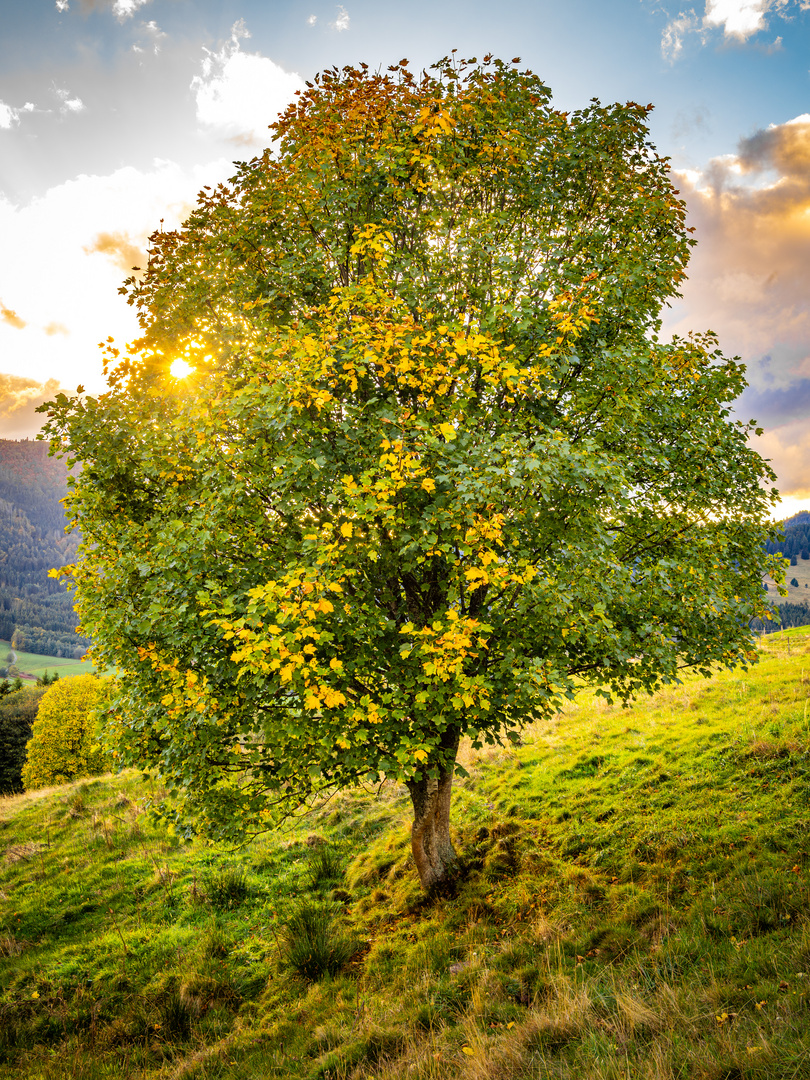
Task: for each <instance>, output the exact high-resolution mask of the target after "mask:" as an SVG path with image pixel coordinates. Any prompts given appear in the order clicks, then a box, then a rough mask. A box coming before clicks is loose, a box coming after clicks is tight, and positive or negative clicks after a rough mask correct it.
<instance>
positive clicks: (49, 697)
mask: <svg viewBox="0 0 810 1080" xmlns="http://www.w3.org/2000/svg"><path fill="white" fill-rule="evenodd" d="M106 691H107V688H106V687H104V686H103V685H102V683H101V680H100V679H98V678H97V677H96V676H95V675H76V676H74V677H73V678H70V679H58V680H57V681H56V682H54V683H51V684H50V685H49V686H48V689H47V690H45V691H44V693H43V694H42V697H41V698H39V699H38V700H39V708H38V709H37V714H36V719H35V720H34V723H33V730H32V733H31V740H30V742H29V743H28V747H27V757H26V761H25V764H24V765H23V767H22V783H23V786H24V787H25V790H26V791H32V790H34V789H36V788H41V787H47V786H48V785H50V784H66V783H69V782H70V781H71V780H78V779H79V778H80V777H82V776H96V775H97V774H98V773H100V772H103V771H104V769H105V768H108V767H109V765H110V762H109V760H108V759H107V758H106V757H105V754H104V751H103V749H102V747H101V744H100V743H99V740H98V734H97V732H96V723H95V710H96V708H97V707H98V706H99V705H100V703H101V702H102V701H103V699H104V697H105V693H106ZM15 696H16V695H13V694H12V695H11V697H12V698H13V697H15ZM34 700H37V699H34Z"/></svg>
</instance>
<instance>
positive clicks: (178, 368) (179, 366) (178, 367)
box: [169, 359, 194, 379]
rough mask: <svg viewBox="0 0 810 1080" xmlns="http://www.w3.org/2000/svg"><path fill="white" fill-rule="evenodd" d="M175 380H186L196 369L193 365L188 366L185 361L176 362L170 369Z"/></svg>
mask: <svg viewBox="0 0 810 1080" xmlns="http://www.w3.org/2000/svg"><path fill="white" fill-rule="evenodd" d="M169 370H170V371H171V373H172V375H174V377H175V379H185V377H186V376H187V375H190V374H191V373H192V371H194V368H193V367H192V366H191V364H187V363H186V361H185V360H179V359H178V360H175V361H174V362H173V363H172V366H171V367H170V368H169Z"/></svg>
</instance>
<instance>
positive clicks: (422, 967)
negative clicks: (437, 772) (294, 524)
mask: <svg viewBox="0 0 810 1080" xmlns="http://www.w3.org/2000/svg"><path fill="white" fill-rule="evenodd" d="M763 648H764V650H765V651H764V654H763V661H762V663H760V664H759V665H758V667H757V668H755V669H753V670H752V671H750V672H748V673H736V674H730V673H727V672H726V673H720V674H718V675H717V676H716V677H715V678H714V679H713V680H711V681H710V682H703V681H702V680H693V679H688V680H687V681H685V683H684V685H682V686H680V687H678V688H675V689H671V690H667V691H665V692H662V693H660V694H658V695H657V696H656V697H655V698H653V699H652V700H650V701H648V702H643V703H640V704H639V705H638V706H637V707H635V708H634V709H631V710H622V709H621V708H619V707H611V706H607V705H605V704H603V703H601V702H600V701H599V700H595V699H593V698H591V697H584V698H583V700H582V701H580V702H578V703H577V704H576V705H573V706H571V707H570V708H569V709H568V710H567V711H566V713H565V714H563V715H561V716H560V717H559V719H558V721H557V722H555V723H554V724H553V725H551V726H545V727H538V728H537V730H534V731H529V732H527V733H526V737H525V739H524V743H523V745H522V746H521V747H519V748H516V749H511V750H510V751H508V752H507V751H497V752H496V751H494V750H492V751H485V752H484V751H482V752H475V751H472V750H471V749H469V748H467V749H466V750H465V751H464V755H463V761H464V763H465V766H466V768H467V770H468V772H469V774H470V775H469V778H467V779H465V780H463V781H460V782H459V784H458V788H457V793H456V798H455V807H454V821H455V825H456V833H457V840H458V843H459V847H460V849H461V850H462V851H463V863H464V865H463V872H462V873H461V874H460V876H459V880H458V882H457V885H456V893H455V895H454V896H452V897H449V896H448V897H445V898H443V899H439V900H437V901H435V902H433V903H427V902H425V901H424V900H423V899H422V897H421V896H420V894H419V891H418V888H417V886H416V881H415V874H414V871H413V868H412V866H411V865H410V860H409V854H408V843H407V828H408V824H409V807H408V805H407V803H406V801H405V800H404V799H403V798H402V797H401V795H400V793H399V791H398V790H395V789H394V788H389V787H387V786H384V787H383V788H382V790H381V791H380V792H379V793H376V792H371V791H369V792H363V791H358V792H353V793H346V794H343V795H337V796H335V797H334V798H333V799H332V800H331V801H330V802H329V803H328V804H327V805H326V806H324V807H322V808H320V809H319V810H317V811H313V812H312V813H310V814H309V815H308V816H306V817H303V818H301V819H299V820H298V821H297V822H295V823H293V824H292V825H290V827H289V828H288V829H287V830H286V831H285V832H283V833H282V834H280V835H272V836H265V837H261V838H259V839H256V840H255V841H253V842H251V843H250V844H249V845H247V846H246V847H245V848H243V849H241V850H239V851H236V852H226V851H222V850H219V849H216V848H212V847H206V846H204V845H202V844H198V843H193V844H182V843H180V842H179V840H178V838H177V837H176V836H174V835H172V834H171V833H170V832H169V831H167V830H166V829H165V828H162V827H160V826H159V825H157V824H155V823H153V822H151V821H150V819H149V818H148V815H147V813H146V812H145V810H144V800H145V799H146V798H147V797H148V796H150V795H151V796H152V797H157V798H160V797H161V792H160V791H156V790H155V789H154V788H153V787H151V786H150V784H149V782H148V781H147V782H144V781H143V780H141V779H140V778H139V777H137V776H136V775H134V774H128V775H125V776H123V777H118V778H111V777H108V778H102V779H99V780H94V781H89V782H84V783H79V784H75V785H71V786H69V787H65V788H60V789H52V790H51V791H47V792H44V793H36V794H32V795H27V796H19V797H13V798H7V799H5V800H0V821H1V822H2V828H0V850H2V853H3V854H2V856H0V890H1V895H2V916H0V986H2V987H3V990H2V993H1V995H0V1078H2V1080H5V1078H11V1077H15V1078H17V1077H21V1076H24V1077H27V1078H48V1080H51V1078H53V1080H56V1078H57V1077H58V1078H60V1080H61V1078H62V1077H66V1076H70V1077H77V1078H87V1080H91V1078H92V1080H95V1078H101V1077H122V1076H123V1077H141V1076H142V1077H163V1078H169V1077H174V1078H180V1077H189V1078H190V1077H194V1078H211V1080H213V1078H232V1080H249V1078H251V1080H252V1078H260V1077H261V1078H264V1077H279V1078H301V1080H316V1078H322V1080H351V1078H354V1080H372V1078H373V1080H394V1078H397V1080H399V1078H406V1077H408V1078H411V1077H413V1078H416V1080H440V1078H442V1080H444V1078H456V1077H458V1078H460V1080H521V1078H527V1080H528V1078H529V1077H532V1078H552V1077H553V1078H555V1080H558V1078H559V1080H563V1078H570V1080H574V1078H576V1080H597V1078H598V1080H619V1078H633V1080H635V1078H644V1077H646V1078H649V1080H653V1078H655V1080H667V1078H672V1080H674V1078H676V1077H678V1078H681V1077H690V1078H693V1077H694V1078H704V1080H748V1078H751V1080H754V1078H756V1080H764V1078H773V1080H777V1078H779V1080H781V1078H784V1077H803V1076H808V1075H810V891H809V890H808V856H809V855H810V828H808V825H809V824H810V772H808V768H809V767H810V760H809V759H808V748H810V716H808V698H809V697H810V633H808V632H807V631H805V630H796V631H792V632H790V633H788V634H779V635H773V636H771V637H769V638H767V639H766V640H765V641H764V642H763ZM291 928H292V929H294V930H295V934H294V935H292V930H291ZM307 935H309V938H308V939H307ZM302 942H303V947H301V943H302ZM330 972H331V973H330Z"/></svg>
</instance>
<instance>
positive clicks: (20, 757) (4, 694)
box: [0, 680, 43, 795]
mask: <svg viewBox="0 0 810 1080" xmlns="http://www.w3.org/2000/svg"><path fill="white" fill-rule="evenodd" d="M42 693H43V691H41V690H39V689H35V688H33V687H31V688H28V687H26V688H25V689H23V690H14V691H12V689H11V684H10V683H9V682H8V681H7V680H6V681H4V682H2V683H0V795H11V794H13V793H15V792H19V791H22V790H23V784H22V769H23V765H24V764H25V756H26V749H25V748H26V746H27V745H28V740H29V739H30V738H31V731H32V728H33V725H34V720H35V718H36V715H37V708H38V707H39V702H40V699H41V697H42Z"/></svg>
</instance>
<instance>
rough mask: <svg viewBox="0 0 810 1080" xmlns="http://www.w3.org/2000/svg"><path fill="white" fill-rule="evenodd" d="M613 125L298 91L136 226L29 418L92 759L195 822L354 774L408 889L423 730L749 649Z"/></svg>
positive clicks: (712, 444)
mask: <svg viewBox="0 0 810 1080" xmlns="http://www.w3.org/2000/svg"><path fill="white" fill-rule="evenodd" d="M648 111H649V107H642V106H639V105H636V104H627V105H613V106H610V107H603V106H602V105H600V104H599V103H598V102H595V103H593V104H592V105H591V106H589V107H588V108H586V109H583V110H581V111H578V112H574V113H564V112H560V111H557V110H555V109H554V108H552V106H551V104H550V92H549V90H548V89H547V88H546V86H545V85H544V84H543V83H542V82H541V81H540V80H539V79H538V78H537V77H536V76H535V75H533V74H532V73H531V72H528V71H520V70H519V69H518V68H517V66H516V62H514V63H512V64H505V63H502V62H500V61H497V60H496V61H492V60H491V58H487V59H486V60H485V61H484V63H483V64H477V63H475V62H470V63H468V64H465V63H463V62H462V63H458V64H456V63H455V62H452V61H449V60H443V61H441V62H440V63H439V64H437V65H436V66H435V67H434V68H432V69H431V71H430V72H428V73H426V74H423V75H421V76H419V77H414V76H412V75H411V73H410V72H409V70H408V67H407V64H406V62H404V61H403V62H402V63H401V64H400V65H397V66H395V67H394V68H391V69H389V71H388V72H387V73H385V74H381V73H377V74H373V73H370V72H369V71H368V70H367V68H366V67H362V68H360V69H354V68H345V69H343V70H340V71H338V70H331V71H327V72H325V73H323V74H322V75H321V76H320V77H319V78H318V79H316V81H315V83H314V84H308V86H307V89H306V91H305V92H304V93H302V94H301V95H300V96H299V97H298V99H297V100H296V102H295V103H294V104H293V105H291V106H290V108H289V109H288V110H287V111H286V112H285V113H284V114H283V115H282V116H281V118H280V119H279V120H278V122H277V123H276V124H275V125H274V126H273V128H272V132H273V139H274V146H273V148H272V149H271V150H268V151H266V152H265V153H264V154H263V155H262V156H261V157H258V158H256V159H254V160H253V161H250V162H248V163H245V164H239V165H237V167H236V174H235V176H234V177H233V179H232V180H231V181H230V182H229V183H227V184H223V185H220V186H218V187H217V188H215V189H214V190H209V189H205V190H204V191H203V192H201V194H200V196H199V200H198V203H197V205H196V208H195V209H194V210H193V211H192V212H191V214H190V215H189V217H188V218H187V220H186V221H185V223H184V225H183V227H182V228H181V229H179V230H177V231H173V232H157V233H155V235H154V236H153V237H152V241H151V244H152V247H151V254H150V261H149V266H148V269H147V270H146V273H145V276H144V277H143V279H142V280H136V279H134V278H131V279H129V281H128V282H127V283H125V286H124V292H125V293H126V294H127V296H128V299H129V302H130V303H131V304H134V305H135V306H136V307H137V309H138V312H139V315H140V320H141V326H142V336H141V338H140V339H139V340H138V341H137V342H135V343H134V344H133V345H131V346H129V347H128V349H127V350H126V351H125V352H124V353H123V354H119V353H118V351H117V350H116V349H115V348H114V347H113V346H112V345H109V346H108V349H109V353H108V369H107V370H108V379H109V389H108V390H107V391H106V392H105V393H103V394H101V395H100V396H98V397H86V396H84V395H82V394H81V393H80V394H78V396H76V397H73V398H70V399H69V398H67V397H65V396H60V397H58V398H57V400H56V401H55V402H52V403H51V404H50V406H49V416H50V421H49V425H48V428H47V431H48V433H49V435H50V437H51V438H52V439H53V445H54V448H55V450H56V451H57V452H68V453H69V454H70V455H72V456H73V457H74V458H76V459H78V460H80V461H81V462H82V463H83V468H82V471H81V473H80V475H79V476H78V478H76V479H75V481H74V487H73V494H72V497H71V506H72V510H73V513H74V514H75V515H76V517H77V519H78V521H79V522H80V525H81V530H82V535H83V538H84V541H83V548H82V554H81V558H80V560H79V561H78V562H77V564H76V565H75V566H74V567H73V568H71V569H70V570H69V573H70V575H71V576H72V579H73V581H74V582H75V584H76V586H77V590H78V602H79V606H80V612H81V618H82V624H83V627H84V630H85V632H87V633H89V634H91V635H92V637H93V639H94V642H95V646H94V650H95V655H96V657H97V658H98V660H99V661H101V662H102V663H106V664H109V665H114V666H115V667H116V668H117V669H118V671H119V673H120V686H121V692H120V693H121V696H120V701H119V706H120V708H119V714H120V716H121V717H122V719H121V721H120V722H119V725H118V732H117V738H118V745H119V751H120V753H121V754H122V755H123V760H124V761H126V762H130V763H133V764H139V765H149V766H152V767H154V768H156V769H157V770H159V771H160V773H161V774H162V776H163V777H164V779H165V780H166V782H167V783H168V784H169V785H170V787H172V788H173V790H174V792H175V794H176V796H177V799H178V806H179V809H180V811H181V812H182V813H184V814H186V815H190V816H191V817H193V818H195V819H196V821H197V823H198V826H201V827H202V828H204V829H205V830H206V831H207V832H208V833H209V834H211V835H214V836H220V837H226V836H233V835H236V834H239V833H243V832H244V831H246V830H248V831H249V830H251V829H261V828H263V827H267V825H268V824H269V823H271V822H272V821H273V820H274V815H275V814H276V813H278V812H279V808H284V807H289V806H290V805H296V804H299V803H300V802H301V801H302V800H306V799H307V798H308V797H310V796H312V795H313V794H314V793H316V792H318V791H321V790H324V789H329V788H332V787H334V786H336V785H337V786H341V785H350V784H355V783H359V782H362V781H364V780H366V779H369V778H374V779H376V778H378V777H380V776H381V775H384V776H386V777H388V778H390V779H395V780H397V781H400V782H402V783H404V784H405V785H406V787H407V789H408V791H409V792H410V795H411V798H412V801H413V808H414V824H413V829H412V847H413V856H414V860H415V863H416V867H417V870H418V872H419V876H420V878H421V881H422V884H423V885H424V886H425V887H426V888H430V887H432V886H434V885H436V884H437V883H439V882H441V881H442V879H443V878H444V877H445V875H446V874H447V872H448V869H449V868H450V867H451V865H452V863H453V861H454V859H455V852H454V849H453V845H452V842H451V838H450V831H449V818H450V795H451V784H452V776H453V771H454V763H455V758H456V753H457V750H458V746H459V740H460V739H461V738H463V737H465V736H469V737H470V738H471V739H472V740H473V742H474V744H480V743H481V742H492V741H494V740H500V739H502V738H504V737H509V736H512V737H515V732H516V731H517V730H518V729H520V727H521V725H523V724H525V723H526V722H527V721H530V720H534V719H537V718H541V719H542V718H543V717H546V716H550V715H551V714H553V713H554V712H556V711H557V710H558V709H559V706H560V703H561V701H562V700H563V699H564V698H566V697H569V696H571V694H572V693H573V692H574V691H575V689H576V687H578V686H582V685H586V684H591V685H595V686H599V687H600V688H602V690H603V692H604V693H606V694H608V695H614V696H616V697H618V698H619V699H621V700H627V699H629V698H631V697H632V696H633V695H635V694H637V693H639V692H642V691H651V690H653V689H654V688H656V687H657V686H659V685H660V684H662V683H665V682H669V681H672V680H674V679H676V678H677V675H678V672H679V670H680V669H681V668H683V667H685V666H686V667H694V668H697V669H698V670H700V671H702V672H704V673H708V671H709V669H710V667H711V666H712V665H715V664H726V665H734V664H740V663H747V662H749V661H751V660H752V659H753V658H754V653H753V649H752V645H751V640H750V632H749V630H748V624H749V621H750V620H751V619H752V618H754V617H755V616H762V615H764V605H765V598H764V593H763V589H762V575H763V573H764V572H765V571H766V568H767V566H768V565H769V563H768V556H766V555H765V553H764V548H763V540H764V539H765V536H766V534H767V517H768V513H767V511H768V507H769V505H770V504H771V502H772V501H773V497H772V496H773V493H772V492H771V491H770V490H768V489H767V488H766V487H765V486H764V485H767V484H768V483H769V482H771V481H772V480H773V479H774V477H773V474H772V473H771V471H770V469H769V468H768V466H767V465H766V464H764V463H763V461H762V460H761V458H760V457H759V456H758V455H757V454H756V453H755V452H754V450H752V449H751V448H750V447H749V445H748V442H747V440H748V436H749V434H750V425H745V424H742V423H740V422H738V421H736V420H734V419H733V417H732V416H731V415H730V412H729V408H728V404H727V403H728V402H730V401H731V400H732V399H734V398H735V397H736V396H737V395H738V394H739V392H740V391H741V389H742V388H743V386H744V385H745V383H744V379H743V370H742V368H741V367H740V366H739V365H738V364H736V363H734V362H733V361H730V360H727V359H724V358H723V356H722V355H721V354H720V353H719V352H718V351H717V345H716V342H715V340H714V338H713V337H712V336H711V335H708V334H707V335H698V336H694V337H690V338H689V339H686V340H675V341H672V342H671V343H666V344H664V343H662V342H660V341H659V340H658V339H657V336H656V334H657V331H658V329H659V326H660V322H659V313H660V310H661V307H662V305H663V304H664V303H666V301H667V298H669V297H672V296H674V295H677V288H678V284H679V282H681V281H682V280H683V278H684V271H685V267H686V263H687V257H688V253H689V247H690V244H691V243H692V241H691V240H690V239H689V236H688V230H687V229H686V227H685V221H684V214H685V211H684V205H683V203H682V202H680V201H679V199H678V197H677V194H678V193H677V192H676V191H675V190H673V187H672V184H671V181H670V177H669V172H668V168H667V162H666V160H665V159H662V158H661V157H659V156H658V155H657V153H656V151H655V149H654V148H653V147H652V145H651V144H650V142H649V141H648V131H647V126H646V118H647V113H648ZM180 359H182V360H184V361H185V362H186V363H187V364H188V365H190V366H191V367H192V368H193V372H192V374H190V375H188V376H187V377H185V378H182V379H179V378H175V377H173V376H172V374H171V369H172V365H173V364H175V363H176V362H177V361H178V360H180ZM174 370H175V372H176V371H177V368H176V367H175V369H174Z"/></svg>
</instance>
